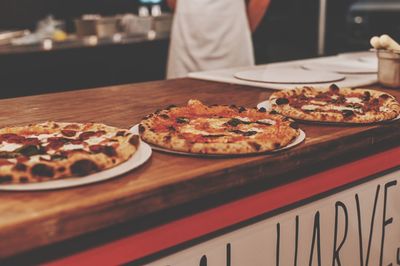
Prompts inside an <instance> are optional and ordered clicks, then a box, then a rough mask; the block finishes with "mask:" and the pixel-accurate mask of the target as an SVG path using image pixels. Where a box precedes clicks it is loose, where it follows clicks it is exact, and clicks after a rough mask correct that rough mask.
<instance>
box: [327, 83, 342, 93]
mask: <svg viewBox="0 0 400 266" xmlns="http://www.w3.org/2000/svg"><path fill="white" fill-rule="evenodd" d="M329 90H330V91H331V92H335V93H336V92H339V91H340V88H339V87H338V86H337V85H336V84H332V85H330V86H329Z"/></svg>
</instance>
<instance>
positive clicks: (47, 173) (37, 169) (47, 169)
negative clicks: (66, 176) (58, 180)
mask: <svg viewBox="0 0 400 266" xmlns="http://www.w3.org/2000/svg"><path fill="white" fill-rule="evenodd" d="M31 173H32V175H35V176H42V177H53V176H54V169H53V167H51V166H49V165H47V164H43V163H38V164H35V165H34V166H33V167H32V168H31Z"/></svg>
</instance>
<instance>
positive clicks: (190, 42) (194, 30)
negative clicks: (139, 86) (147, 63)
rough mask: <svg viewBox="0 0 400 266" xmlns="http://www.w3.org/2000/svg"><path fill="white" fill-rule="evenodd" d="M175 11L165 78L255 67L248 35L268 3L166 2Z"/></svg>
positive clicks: (262, 0)
mask: <svg viewBox="0 0 400 266" xmlns="http://www.w3.org/2000/svg"><path fill="white" fill-rule="evenodd" d="M167 3H168V5H169V6H170V7H171V9H173V10H174V11H175V15H174V21H173V25H172V35H171V42H170V48H169V55H168V66H167V78H178V77H185V76H186V75H187V74H188V73H189V72H193V71H202V70H212V69H218V68H229V67H239V66H251V65H254V52H253V45H252V40H251V32H254V31H255V29H256V28H257V26H258V24H259V23H260V21H261V20H262V18H263V16H264V14H265V11H266V10H267V8H268V6H269V3H270V0H167Z"/></svg>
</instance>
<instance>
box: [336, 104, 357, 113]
mask: <svg viewBox="0 0 400 266" xmlns="http://www.w3.org/2000/svg"><path fill="white" fill-rule="evenodd" d="M330 109H332V110H337V111H345V110H349V111H355V112H359V111H360V109H356V108H352V107H347V106H336V105H332V106H330Z"/></svg>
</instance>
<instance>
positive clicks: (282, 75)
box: [234, 68, 345, 84]
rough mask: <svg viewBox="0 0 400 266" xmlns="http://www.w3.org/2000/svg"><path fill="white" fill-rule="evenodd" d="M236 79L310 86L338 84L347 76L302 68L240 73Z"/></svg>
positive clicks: (257, 70)
mask: <svg viewBox="0 0 400 266" xmlns="http://www.w3.org/2000/svg"><path fill="white" fill-rule="evenodd" d="M234 76H235V78H238V79H243V80H248V81H255V82H265V83H277V84H310V83H321V82H324V83H326V82H337V81H340V80H343V79H345V76H343V75H341V74H337V73H332V72H325V71H318V70H304V69H301V68H264V69H254V70H253V69H252V70H246V71H240V72H237V73H235V74H234Z"/></svg>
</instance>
